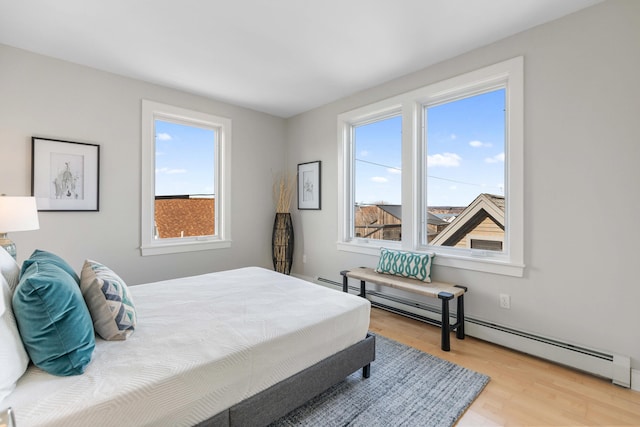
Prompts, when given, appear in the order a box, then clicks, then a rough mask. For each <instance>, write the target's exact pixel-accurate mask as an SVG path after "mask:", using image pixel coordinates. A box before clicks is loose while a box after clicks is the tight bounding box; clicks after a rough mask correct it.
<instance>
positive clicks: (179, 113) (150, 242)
mask: <svg viewBox="0 0 640 427" xmlns="http://www.w3.org/2000/svg"><path fill="white" fill-rule="evenodd" d="M156 120H166V121H172V122H177V123H182V124H185V125H188V126H201V127H205V128H208V129H213V130H215V135H216V141H215V154H214V158H215V164H214V165H213V167H214V173H215V178H214V179H215V182H214V184H215V190H214V194H215V198H216V203H215V227H216V234H215V235H213V236H193V237H184V238H170V239H155V238H154V230H155V227H154V225H155V219H154V218H155V170H156V167H155V165H156V150H155V121H156ZM230 167H231V119H228V118H225V117H219V116H214V115H212V114H208V113H203V112H199V111H193V110H189V109H186V108H181V107H176V106H173V105H168V104H162V103H159V102H154V101H149V100H146V99H143V100H142V162H141V171H142V179H141V183H142V184H141V185H142V188H141V197H142V206H141V238H140V240H141V244H140V251H141V254H142V255H143V256H147V255H161V254H170V253H180V252H191V251H202V250H210V249H221V248H228V247H230V246H231V215H230V209H231V203H230V191H229V190H230V188H231V170H230Z"/></svg>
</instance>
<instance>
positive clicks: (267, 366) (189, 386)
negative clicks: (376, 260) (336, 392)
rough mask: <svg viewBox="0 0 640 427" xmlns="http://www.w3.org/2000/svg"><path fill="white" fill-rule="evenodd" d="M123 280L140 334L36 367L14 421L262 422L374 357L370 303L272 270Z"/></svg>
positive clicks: (14, 400)
mask: <svg viewBox="0 0 640 427" xmlns="http://www.w3.org/2000/svg"><path fill="white" fill-rule="evenodd" d="M128 290H129V292H130V294H131V297H132V299H133V301H135V310H136V313H137V325H136V328H135V331H134V333H132V334H131V335H130V336H128V337H127V339H126V340H123V341H105V340H102V339H99V338H96V340H95V341H96V343H95V350H94V351H93V354H92V360H91V362H90V363H89V364H88V365H87V367H86V370H85V371H84V373H82V374H81V375H73V376H65V377H62V376H54V375H51V374H49V373H46V372H44V371H43V370H41V369H39V368H37V367H35V366H33V365H30V366H29V368H28V369H27V371H26V373H25V374H24V375H22V376H21V377H20V379H19V380H18V381H17V384H16V388H15V390H14V391H13V392H12V393H11V394H10V395H9V396H8V397H6V398H5V399H4V400H2V401H0V409H4V408H6V407H9V406H10V407H12V408H13V410H14V411H15V416H16V421H17V425H18V426H19V427H28V426H73V425H82V426H85V425H92V426H100V425H131V426H138V425H140V426H142V425H153V426H161V425H171V426H192V425H201V426H218V425H220V426H228V425H231V426H233V425H242V426H250V425H267V424H269V423H270V422H271V421H273V420H276V419H277V418H279V417H281V416H283V415H285V414H286V413H287V412H289V411H290V410H292V409H295V408H296V407H298V406H300V405H301V404H303V403H304V402H306V401H307V400H308V399H310V398H311V397H313V396H315V395H317V394H319V393H320V392H322V391H324V390H325V389H327V388H329V387H330V386H332V385H334V384H336V383H338V382H339V381H341V380H342V379H344V378H345V377H346V376H348V375H349V374H351V373H353V372H355V371H357V370H359V369H361V368H362V369H363V375H365V376H368V368H369V364H370V363H371V362H372V361H373V360H374V358H375V339H374V337H373V336H370V335H368V334H367V331H368V327H369V311H370V303H369V302H368V301H366V300H364V299H362V298H358V297H357V296H355V295H348V294H343V293H341V292H338V291H335V290H331V289H327V288H324V287H322V286H319V285H315V284H312V283H309V282H305V281H303V280H300V279H297V278H294V277H290V276H285V275H282V274H280V273H276V272H273V271H270V270H266V269H262V268H258V267H247V268H241V269H237V270H229V271H224V272H217V273H211V274H205V275H200V276H193V277H187V278H181V279H173V280H166V281H161V282H156V283H149V284H144V285H136V286H130V287H128Z"/></svg>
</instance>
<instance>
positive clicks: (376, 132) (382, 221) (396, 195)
mask: <svg viewBox="0 0 640 427" xmlns="http://www.w3.org/2000/svg"><path fill="white" fill-rule="evenodd" d="M353 150H354V151H353V156H354V191H355V193H354V216H353V218H354V230H353V236H354V237H360V238H367V239H379V240H400V239H401V223H402V209H401V196H402V194H401V183H402V117H401V116H394V117H390V118H386V119H383V120H378V121H375V122H372V123H367V124H364V125H360V126H356V127H355V128H354V144H353Z"/></svg>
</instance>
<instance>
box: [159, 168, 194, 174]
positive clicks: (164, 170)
mask: <svg viewBox="0 0 640 427" xmlns="http://www.w3.org/2000/svg"><path fill="white" fill-rule="evenodd" d="M156 173H161V174H164V175H174V174H177V173H187V170H186V169H171V168H160V169H156Z"/></svg>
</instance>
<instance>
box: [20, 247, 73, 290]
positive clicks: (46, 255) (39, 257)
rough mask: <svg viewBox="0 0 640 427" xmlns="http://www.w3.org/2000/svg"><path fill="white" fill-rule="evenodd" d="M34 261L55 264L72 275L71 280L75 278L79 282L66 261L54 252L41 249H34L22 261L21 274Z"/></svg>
mask: <svg viewBox="0 0 640 427" xmlns="http://www.w3.org/2000/svg"><path fill="white" fill-rule="evenodd" d="M34 261H38V262H41V263H44V262H46V263H51V264H54V265H57V266H58V267H60V268H61V269H63V270H64V271H66V272H67V273H68V274H69V275H70V276H71V277H73V280H75V281H76V283H77V284H78V285H79V284H80V278H79V277H78V275H77V274H76V272H75V270H74V269H73V268H72V267H71V266H70V265H69V263H68V262H67V261H65V260H63V259H62V258H60V257H59V256H58V255H56V254H54V253H51V252H47V251H43V250H41V249H36V250H35V251H33V253H32V254H31V256H30V257H29V259H27V260H25V261H24V262H23V263H22V271H21V273H20V274H23V273H24V271H25V270H26V269H27V268H28V267H29V266H30V265H31V263H32V262H34Z"/></svg>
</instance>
